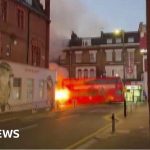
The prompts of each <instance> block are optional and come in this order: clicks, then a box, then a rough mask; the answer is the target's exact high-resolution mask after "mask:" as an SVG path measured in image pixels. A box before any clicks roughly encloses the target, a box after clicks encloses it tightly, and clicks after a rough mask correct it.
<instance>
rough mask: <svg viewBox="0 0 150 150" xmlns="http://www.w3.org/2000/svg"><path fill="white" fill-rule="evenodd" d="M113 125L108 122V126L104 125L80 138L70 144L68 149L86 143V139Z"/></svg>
mask: <svg viewBox="0 0 150 150" xmlns="http://www.w3.org/2000/svg"><path fill="white" fill-rule="evenodd" d="M110 126H111V124H108V125H106V126H104V127H103V128H100V129H98V130H97V131H96V132H94V133H92V134H90V135H88V136H86V137H84V138H83V139H81V140H79V141H78V142H76V143H74V144H72V145H70V146H68V147H67V148H66V149H74V148H76V147H78V146H80V145H81V144H83V143H85V142H86V141H88V140H89V139H91V138H93V137H94V136H95V135H97V134H98V133H99V132H102V131H104V130H106V129H107V128H109V127H110Z"/></svg>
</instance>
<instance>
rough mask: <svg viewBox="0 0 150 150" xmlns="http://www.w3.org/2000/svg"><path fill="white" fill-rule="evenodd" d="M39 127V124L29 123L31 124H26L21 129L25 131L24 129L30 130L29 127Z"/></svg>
mask: <svg viewBox="0 0 150 150" xmlns="http://www.w3.org/2000/svg"><path fill="white" fill-rule="evenodd" d="M36 127H38V124H32V125H29V126H25V127H23V128H19V130H20V131H23V130H29V129H33V128H36Z"/></svg>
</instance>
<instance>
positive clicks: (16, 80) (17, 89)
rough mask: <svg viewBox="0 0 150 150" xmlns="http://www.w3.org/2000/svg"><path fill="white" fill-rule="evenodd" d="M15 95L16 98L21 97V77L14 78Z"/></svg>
mask: <svg viewBox="0 0 150 150" xmlns="http://www.w3.org/2000/svg"><path fill="white" fill-rule="evenodd" d="M13 97H14V99H15V100H20V99H21V78H14V80H13Z"/></svg>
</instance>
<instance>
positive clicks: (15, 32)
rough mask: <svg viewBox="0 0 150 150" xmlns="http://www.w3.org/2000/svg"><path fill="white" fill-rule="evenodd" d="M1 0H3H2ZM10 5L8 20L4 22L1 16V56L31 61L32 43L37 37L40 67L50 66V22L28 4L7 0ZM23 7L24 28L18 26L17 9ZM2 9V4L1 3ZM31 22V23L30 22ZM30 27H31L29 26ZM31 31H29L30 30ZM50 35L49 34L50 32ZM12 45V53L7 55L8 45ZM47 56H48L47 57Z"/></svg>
mask: <svg viewBox="0 0 150 150" xmlns="http://www.w3.org/2000/svg"><path fill="white" fill-rule="evenodd" d="M0 1H1V0H0ZM6 1H7V5H8V9H7V10H8V15H7V22H6V23H5V22H3V21H2V18H1V17H0V32H1V35H2V36H1V42H0V43H1V47H2V51H1V53H0V54H1V55H0V58H2V59H6V60H10V61H14V62H20V63H24V64H32V63H31V44H32V40H33V39H36V40H37V43H38V46H39V47H40V49H41V61H40V62H41V63H40V67H45V66H48V64H47V63H48V62H46V60H48V59H49V55H47V54H48V52H47V51H49V47H47V46H46V45H47V42H48V43H49V41H48V40H46V38H47V26H49V22H48V21H47V20H46V19H45V18H43V17H42V16H41V15H38V14H37V13H35V12H34V11H30V13H29V9H28V8H27V7H26V6H23V5H21V4H19V3H18V2H17V1H16V0H6ZM18 8H19V9H21V10H23V12H24V28H23V29H20V28H18V22H17V9H18ZM0 10H1V5H0ZM28 23H29V24H28ZM28 27H29V28H28ZM28 31H29V32H28ZM12 36H13V39H14V38H15V40H16V41H17V45H14V44H13V42H12V41H13V40H12V38H11V37H12ZM48 36H49V34H48ZM8 44H9V45H11V55H10V56H9V57H8V56H6V50H7V45H8ZM46 57H47V58H46Z"/></svg>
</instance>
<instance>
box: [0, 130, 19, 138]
mask: <svg viewBox="0 0 150 150" xmlns="http://www.w3.org/2000/svg"><path fill="white" fill-rule="evenodd" d="M19 137H20V134H19V130H18V129H16V130H0V139H18V138H19Z"/></svg>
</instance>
